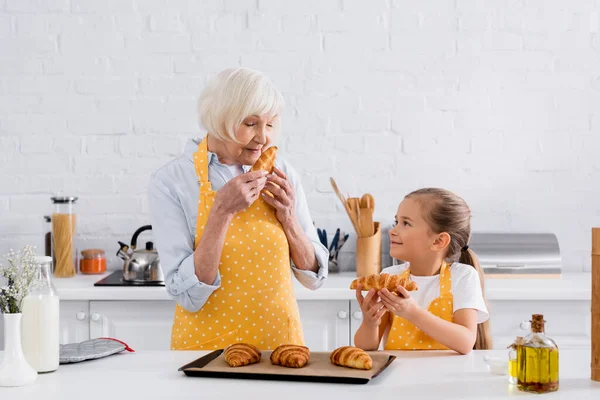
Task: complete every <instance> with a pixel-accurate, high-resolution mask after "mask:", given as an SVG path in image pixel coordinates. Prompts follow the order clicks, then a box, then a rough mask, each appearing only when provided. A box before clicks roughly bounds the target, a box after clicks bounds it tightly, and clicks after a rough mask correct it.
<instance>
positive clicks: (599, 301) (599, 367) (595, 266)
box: [591, 228, 600, 382]
mask: <svg viewBox="0 0 600 400" xmlns="http://www.w3.org/2000/svg"><path fill="white" fill-rule="evenodd" d="M591 334H592V363H591V367H592V371H591V372H592V380H593V381H598V382H600V228H592V332H591Z"/></svg>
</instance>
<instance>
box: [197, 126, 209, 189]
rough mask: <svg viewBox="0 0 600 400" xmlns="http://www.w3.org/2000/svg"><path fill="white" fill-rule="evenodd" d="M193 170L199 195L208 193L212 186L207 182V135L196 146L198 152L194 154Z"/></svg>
mask: <svg viewBox="0 0 600 400" xmlns="http://www.w3.org/2000/svg"><path fill="white" fill-rule="evenodd" d="M194 169H195V170H196V175H197V176H198V185H200V193H207V192H210V191H211V190H212V185H211V183H210V181H209V180H208V134H207V135H206V136H205V137H204V139H202V141H201V142H200V144H198V150H196V152H195V153H194Z"/></svg>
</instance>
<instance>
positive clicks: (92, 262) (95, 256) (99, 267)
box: [79, 249, 106, 274]
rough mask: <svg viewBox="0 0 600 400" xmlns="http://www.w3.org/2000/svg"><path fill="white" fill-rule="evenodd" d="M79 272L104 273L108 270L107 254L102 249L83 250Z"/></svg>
mask: <svg viewBox="0 0 600 400" xmlns="http://www.w3.org/2000/svg"><path fill="white" fill-rule="evenodd" d="M80 260H81V261H80V264H79V272H81V273H82V274H102V273H104V272H106V255H105V254H104V250H101V249H87V250H81V259H80Z"/></svg>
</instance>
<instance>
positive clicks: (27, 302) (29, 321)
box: [21, 294, 59, 372]
mask: <svg viewBox="0 0 600 400" xmlns="http://www.w3.org/2000/svg"><path fill="white" fill-rule="evenodd" d="M58 304H59V299H58V296H56V295H49V294H48V295H46V294H35V295H29V296H27V297H25V299H23V319H22V326H21V341H22V346H23V353H24V354H25V359H27V362H28V363H29V365H31V366H32V367H33V369H35V370H36V371H37V372H51V371H54V370H56V369H57V368H58V361H59V328H58V324H59V306H58Z"/></svg>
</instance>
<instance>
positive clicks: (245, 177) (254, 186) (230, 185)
mask: <svg viewBox="0 0 600 400" xmlns="http://www.w3.org/2000/svg"><path fill="white" fill-rule="evenodd" d="M266 176H267V172H266V171H251V172H247V173H245V174H242V175H239V176H237V177H235V178H233V179H231V180H230V181H229V182H227V183H226V184H225V185H224V186H223V187H222V188H221V189H219V190H218V191H217V195H216V197H215V206H216V209H217V210H219V211H220V212H222V213H223V214H225V215H233V214H235V213H238V212H240V211H242V210H245V209H246V208H248V207H250V205H251V204H252V203H254V201H256V199H257V198H258V196H259V195H260V191H261V190H263V189H264V187H265V184H266V183H267V177H266Z"/></svg>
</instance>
